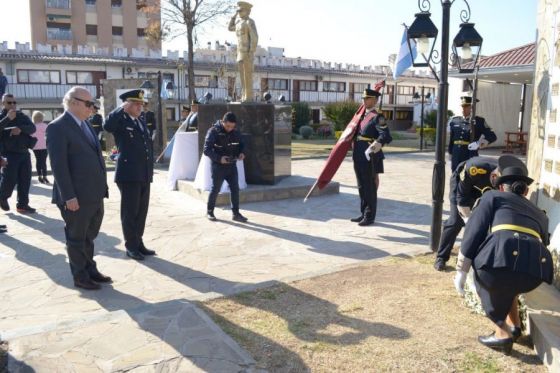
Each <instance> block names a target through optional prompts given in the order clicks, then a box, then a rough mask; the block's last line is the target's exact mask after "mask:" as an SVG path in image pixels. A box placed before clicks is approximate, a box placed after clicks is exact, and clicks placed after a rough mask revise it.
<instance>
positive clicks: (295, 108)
mask: <svg viewBox="0 0 560 373" xmlns="http://www.w3.org/2000/svg"><path fill="white" fill-rule="evenodd" d="M310 119H311V110H309V104H307V102H294V103H292V132H294V133H299V128H300V127H301V126H306V125H308V124H309V120H310Z"/></svg>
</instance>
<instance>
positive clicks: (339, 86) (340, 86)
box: [323, 82, 346, 92]
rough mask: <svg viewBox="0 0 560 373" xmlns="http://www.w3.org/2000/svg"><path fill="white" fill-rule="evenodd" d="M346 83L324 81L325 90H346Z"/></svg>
mask: <svg viewBox="0 0 560 373" xmlns="http://www.w3.org/2000/svg"><path fill="white" fill-rule="evenodd" d="M345 91H346V83H342V82H323V92H345Z"/></svg>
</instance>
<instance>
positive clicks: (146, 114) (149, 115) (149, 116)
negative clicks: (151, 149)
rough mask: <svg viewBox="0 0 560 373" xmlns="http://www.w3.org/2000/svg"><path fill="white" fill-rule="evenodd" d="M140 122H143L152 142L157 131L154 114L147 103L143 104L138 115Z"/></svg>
mask: <svg viewBox="0 0 560 373" xmlns="http://www.w3.org/2000/svg"><path fill="white" fill-rule="evenodd" d="M140 120H143V121H144V123H145V124H146V127H147V128H148V131H149V132H150V138H151V139H152V141H153V140H154V138H155V136H154V135H155V133H156V129H157V121H156V113H154V112H153V111H151V110H150V107H149V104H148V101H145V102H144V111H142V113H140Z"/></svg>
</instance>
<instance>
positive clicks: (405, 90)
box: [397, 85, 414, 96]
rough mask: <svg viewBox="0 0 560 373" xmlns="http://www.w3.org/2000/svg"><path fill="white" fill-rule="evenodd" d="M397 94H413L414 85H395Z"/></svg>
mask: <svg viewBox="0 0 560 373" xmlns="http://www.w3.org/2000/svg"><path fill="white" fill-rule="evenodd" d="M397 94H398V95H411V96H412V95H413V94H414V87H411V86H406V85H399V86H397Z"/></svg>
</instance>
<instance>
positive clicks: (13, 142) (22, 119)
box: [0, 109, 36, 154]
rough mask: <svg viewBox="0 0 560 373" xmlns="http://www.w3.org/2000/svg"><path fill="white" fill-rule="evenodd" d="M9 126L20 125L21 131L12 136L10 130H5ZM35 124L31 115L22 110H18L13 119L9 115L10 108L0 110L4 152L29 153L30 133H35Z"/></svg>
mask: <svg viewBox="0 0 560 373" xmlns="http://www.w3.org/2000/svg"><path fill="white" fill-rule="evenodd" d="M7 127H19V129H21V133H20V134H19V135H17V136H10V132H11V131H10V130H4V128H7ZM35 130H36V129H35V125H34V124H33V122H32V121H31V119H29V117H28V116H27V115H25V114H23V113H22V112H21V111H19V110H18V111H17V112H16V117H15V118H14V120H11V119H10V118H9V117H8V110H6V109H3V110H2V112H0V149H2V154H5V153H28V152H29V148H30V147H29V144H30V137H31V136H30V135H31V134H32V133H35Z"/></svg>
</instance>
